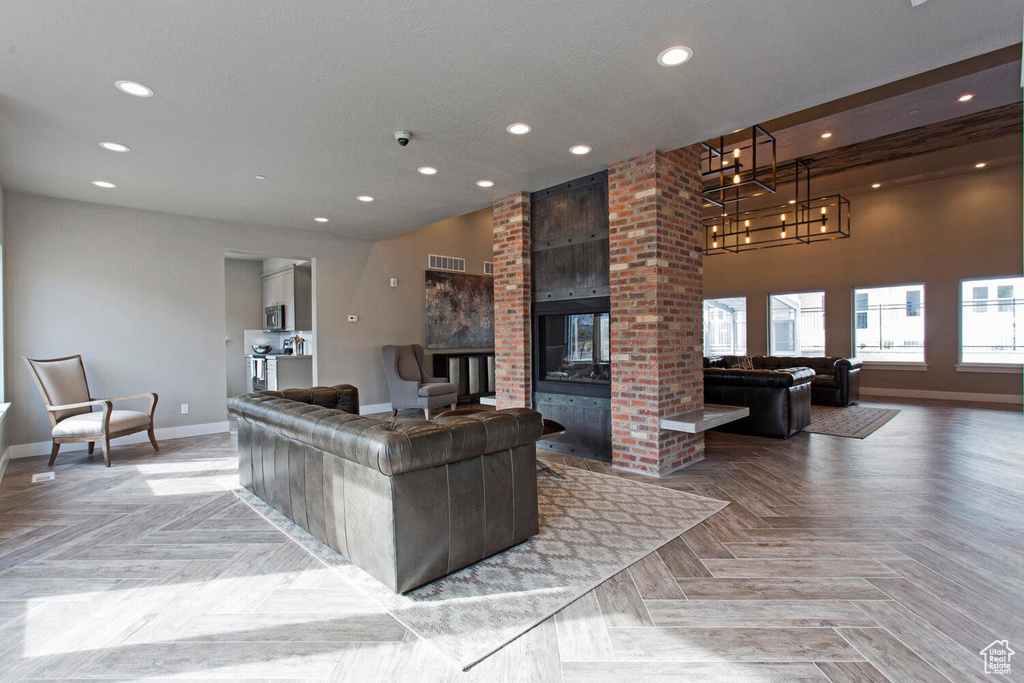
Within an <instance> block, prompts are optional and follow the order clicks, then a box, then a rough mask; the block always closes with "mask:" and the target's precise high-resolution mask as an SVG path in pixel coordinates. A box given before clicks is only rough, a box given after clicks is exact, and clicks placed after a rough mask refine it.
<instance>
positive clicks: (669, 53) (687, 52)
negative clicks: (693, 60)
mask: <svg viewBox="0 0 1024 683" xmlns="http://www.w3.org/2000/svg"><path fill="white" fill-rule="evenodd" d="M692 56H693V50H691V49H690V48H688V47H686V46H685V45H676V46H675V47H670V48H667V49H665V50H662V51H661V52H660V53H658V64H661V65H662V66H679V65H680V64H685V63H686V62H688V61H690V57H692Z"/></svg>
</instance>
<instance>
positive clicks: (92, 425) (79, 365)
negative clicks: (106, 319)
mask: <svg viewBox="0 0 1024 683" xmlns="http://www.w3.org/2000/svg"><path fill="white" fill-rule="evenodd" d="M25 363H26V364H27V365H28V369H29V371H30V372H31V373H32V377H33V378H34V379H35V381H36V386H37V387H38V388H39V393H40V394H42V395H43V403H44V404H45V405H46V412H47V414H48V415H49V417H50V435H51V437H52V438H53V448H52V449H51V450H50V463H49V466H50V467H53V463H54V462H55V461H56V460H57V451H59V450H60V447H61V444H65V443H82V442H83V441H84V442H86V443H88V444H89V447H88V448H89V455H92V452H93V449H94V448H95V446H96V442H97V441H99V442H100V444H102V446H103V461H104V462H105V463H106V465H107V467H110V440H111V439H116V438H117V437H119V436H127V435H129V434H135V433H136V432H148V433H149V442H150V443H151V444H153V450H154V451H159V450H160V446H158V445H157V443H156V434H155V433H154V432H153V413H154V412H155V411H156V403H157V401H158V400H159V397H158V396H157V395H156V394H155V393H146V394H135V395H133V396H118V397H116V398H93V397H92V395H91V394H90V393H89V382H88V380H86V378H85V364H84V363H83V362H82V357H81V356H67V357H66V358H53V359H50V360H33V359H31V358H25ZM143 398H148V399H149V409H148V410H147V411H146V412H140V411H137V410H114V403H115V402H116V401H130V400H133V399H143ZM94 408H99V409H100V410H99V411H98V412H97V411H95V410H94Z"/></svg>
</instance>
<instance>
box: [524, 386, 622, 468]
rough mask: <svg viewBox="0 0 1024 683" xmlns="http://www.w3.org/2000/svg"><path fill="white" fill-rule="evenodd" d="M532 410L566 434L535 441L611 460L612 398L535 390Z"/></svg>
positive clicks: (542, 446)
mask: <svg viewBox="0 0 1024 683" xmlns="http://www.w3.org/2000/svg"><path fill="white" fill-rule="evenodd" d="M533 405H534V409H535V410H536V411H537V412H539V413H541V414H542V415H543V416H544V417H545V418H547V419H549V420H554V421H555V422H558V423H559V424H561V425H562V426H563V427H565V434H564V435H562V436H556V437H554V438H552V439H547V440H544V441H540V442H538V443H537V446H538V448H547V449H549V450H553V451H558V452H559V453H569V454H572V455H580V456H583V457H585V458H593V459H595V460H603V461H606V462H611V459H612V409H611V400H610V399H607V398H594V397H591V396H569V395H564V394H546V393H535V394H534V395H533Z"/></svg>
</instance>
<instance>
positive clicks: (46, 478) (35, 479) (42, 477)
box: [32, 472, 57, 484]
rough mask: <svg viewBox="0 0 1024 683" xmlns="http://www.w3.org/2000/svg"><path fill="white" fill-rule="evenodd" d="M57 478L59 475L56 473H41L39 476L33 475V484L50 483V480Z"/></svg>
mask: <svg viewBox="0 0 1024 683" xmlns="http://www.w3.org/2000/svg"><path fill="white" fill-rule="evenodd" d="M56 478H57V473H56V472H39V473H37V474H33V475H32V483H33V484H35V483H36V482H40V481H49V480H50V479H56Z"/></svg>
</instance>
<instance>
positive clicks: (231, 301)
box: [224, 259, 263, 397]
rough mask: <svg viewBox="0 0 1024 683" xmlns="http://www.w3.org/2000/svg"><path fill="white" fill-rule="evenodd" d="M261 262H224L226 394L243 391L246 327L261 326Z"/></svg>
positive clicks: (248, 328) (230, 394)
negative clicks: (243, 336)
mask: <svg viewBox="0 0 1024 683" xmlns="http://www.w3.org/2000/svg"><path fill="white" fill-rule="evenodd" d="M262 274H263V262H262V261H243V260H241V259H225V261H224V312H225V320H224V327H225V330H224V332H225V334H224V341H225V344H224V363H225V364H226V370H227V382H228V392H227V395H228V397H231V396H238V395H239V394H244V393H245V385H246V381H245V378H246V368H245V354H246V353H249V352H250V351H249V349H247V348H245V342H244V341H243V339H242V334H243V332H244V331H245V330H258V329H261V328H262V327H263V295H262V294H263V281H262V280H263V278H262Z"/></svg>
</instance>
